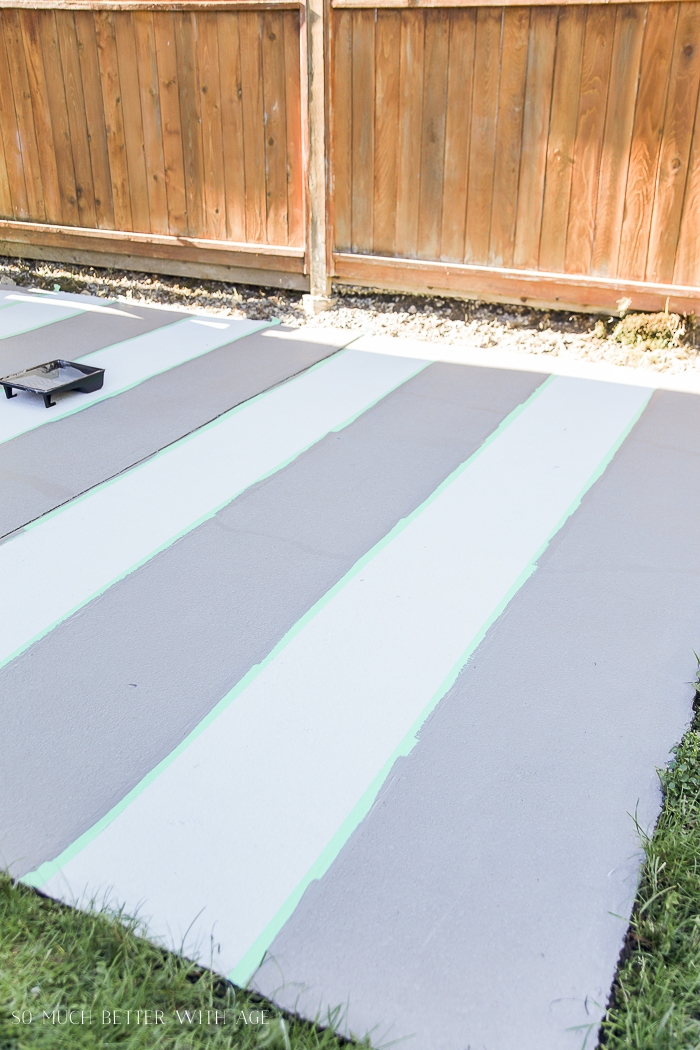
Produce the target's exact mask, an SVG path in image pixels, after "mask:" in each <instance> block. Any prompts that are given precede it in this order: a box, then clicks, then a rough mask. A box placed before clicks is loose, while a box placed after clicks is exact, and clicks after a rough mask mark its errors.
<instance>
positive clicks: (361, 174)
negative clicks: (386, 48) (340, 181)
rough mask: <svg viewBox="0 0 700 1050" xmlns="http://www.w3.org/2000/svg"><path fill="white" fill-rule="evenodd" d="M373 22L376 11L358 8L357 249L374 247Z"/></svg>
mask: <svg viewBox="0 0 700 1050" xmlns="http://www.w3.org/2000/svg"><path fill="white" fill-rule="evenodd" d="M374 25H375V23H374V11H358V12H357V15H356V17H355V19H354V25H353V58H352V102H353V122H352V194H353V208H352V245H353V251H356V252H362V251H371V250H372V219H373V216H372V205H373V203H374V121H375V106H374V101H375V100H374V71H375V67H374ZM358 117H359V118H360V119H358ZM415 149H418V144H417V143H414V150H415Z"/></svg>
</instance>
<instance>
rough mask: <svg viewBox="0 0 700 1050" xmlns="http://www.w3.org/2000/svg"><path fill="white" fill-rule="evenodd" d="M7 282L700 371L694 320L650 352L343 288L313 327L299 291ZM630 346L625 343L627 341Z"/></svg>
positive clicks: (104, 280)
mask: <svg viewBox="0 0 700 1050" xmlns="http://www.w3.org/2000/svg"><path fill="white" fill-rule="evenodd" d="M8 280H11V281H14V282H15V283H16V284H18V285H22V286H24V287H38V288H45V289H54V288H56V287H57V288H58V289H60V290H61V291H65V292H87V293H89V294H90V295H102V296H105V297H108V296H115V295H117V296H118V297H119V298H122V299H125V300H127V301H129V302H135V303H138V302H142V303H150V304H153V303H156V304H162V305H164V306H165V305H167V306H168V307H170V308H173V307H174V308H175V309H182V310H194V309H196V310H200V311H205V312H207V313H211V314H218V315H224V316H228V317H249V318H252V319H256V320H266V319H269V318H273V317H276V318H279V320H280V321H281V322H282V323H283V324H286V325H291V326H293V327H299V326H301V325H308V326H309V327H312V328H326V327H331V328H345V329H348V330H350V331H356V332H360V331H364V332H372V334H375V335H389V336H405V337H408V338H411V339H423V340H425V341H427V342H432V343H449V344H453V345H454V344H466V345H468V346H470V347H473V348H483V349H487V348H488V347H491V346H494V347H495V346H497V347H498V348H499V349H500V350H512V351H516V352H520V353H528V354H548V355H549V356H551V357H558V356H562V357H568V358H576V359H586V360H588V361H606V362H608V363H610V364H615V365H631V366H633V367H635V366H643V367H645V368H653V369H656V370H657V371H660V372H667V373H678V372H684V371H689V370H692V371H698V370H700V338H698V336H699V334H700V324H698V325H696V323H695V319H694V318H692V317H690V318H684V319H678V318H676V325H677V329H676V331H669V332H668V336H667V337H665V336H664V337H662V338H661V339H660V340H658V339H657V340H656V344H660V345H654V346H653V347H650V346H649V345H646V344H645V343H643V342H640V341H637V342H636V343H635V342H634V339H635V338H636V336H634V333H633V335H632V342H631V343H630V342H621V341H620V338H622V334H621V333H620V332H619V329H618V337H617V338H615V337H614V335H613V332H614V331H615V329H616V326H618V321H619V318H618V317H610V318H600V317H598V318H597V317H595V316H592V315H591V314H577V313H570V312H568V311H566V312H563V311H554V310H535V309H532V308H531V307H526V306H504V305H500V304H493V303H482V302H474V301H465V300H460V299H436V298H430V297H427V296H418V295H398V294H388V293H385V292H380V291H377V290H367V289H362V288H349V287H347V286H339V287H338V288H337V289H336V290H335V293H334V294H336V295H337V300H336V304H335V306H334V308H333V309H331V310H328V311H326V312H324V313H321V314H318V315H317V316H315V317H312V318H309V317H307V316H306V314H305V313H304V310H303V308H302V304H301V293H300V292H292V291H282V290H279V289H270V288H257V287H252V286H248V285H237V286H235V285H231V284H224V283H223V282H220V281H205V280H199V279H197V278H189V277H164V276H161V275H148V274H143V273H136V272H134V271H130V270H106V269H104V270H103V269H96V268H94V267H81V266H73V265H69V264H66V263H47V262H35V261H32V260H28V259H10V258H7V257H2V256H0V283H5V282H7V281H8ZM656 316H657V317H663V315H656ZM670 317H671V318H675V317H676V315H673V314H671V315H670ZM635 318H636V319H638V320H644V315H632V314H630V315H628V317H627V319H626V320H627V322H630V321H634V319H635ZM662 327H663V326H662ZM633 328H634V325H632V329H633ZM626 337H627V338H629V332H628V334H627V336H626ZM696 344H698V345H697V347H696Z"/></svg>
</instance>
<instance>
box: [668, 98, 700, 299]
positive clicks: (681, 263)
mask: <svg viewBox="0 0 700 1050" xmlns="http://www.w3.org/2000/svg"><path fill="white" fill-rule="evenodd" d="M698 230H700V96H699V97H698V103H697V105H696V107H695V125H694V130H693V145H692V147H691V151H690V161H689V165H688V182H687V185H686V188H685V198H684V200H683V216H682V220H681V231H680V236H679V238H678V250H677V252H676V265H675V269H674V273H673V280H674V282H675V283H676V284H685V285H700V237H699V236H698Z"/></svg>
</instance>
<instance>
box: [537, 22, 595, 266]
mask: <svg viewBox="0 0 700 1050" xmlns="http://www.w3.org/2000/svg"><path fill="white" fill-rule="evenodd" d="M585 29H586V8H585V7H563V8H561V9H560V11H559V27H558V31H557V51H556V58H555V63H554V86H553V90H552V112H551V115H550V119H549V140H548V143H547V168H546V172H545V185H544V203H543V206H542V234H541V237H540V255H539V268H540V269H541V270H563V269H564V257H565V254H566V237H563V236H562V232H563V231H565V230H566V227H567V223H568V220H569V202H570V198H571V176H572V171H573V163H574V145H575V142H576V124H577V118H578V104H579V89H580V84H581V57H582V53H583V37H584V33H585Z"/></svg>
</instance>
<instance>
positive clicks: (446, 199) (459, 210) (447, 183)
mask: <svg viewBox="0 0 700 1050" xmlns="http://www.w3.org/2000/svg"><path fill="white" fill-rule="evenodd" d="M475 40H476V11H475V10H474V9H473V8H472V9H471V10H468V11H450V51H449V63H448V78H447V105H446V114H445V176H444V183H443V190H442V193H443V208H442V230H441V238H440V258H441V259H445V260H454V261H455V262H460V261H461V260H462V259H463V258H464V234H465V227H466V221H467V188H468V183H469V143H470V135H471V120H472V105H473V91H474V63H475V55H474V46H475Z"/></svg>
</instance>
